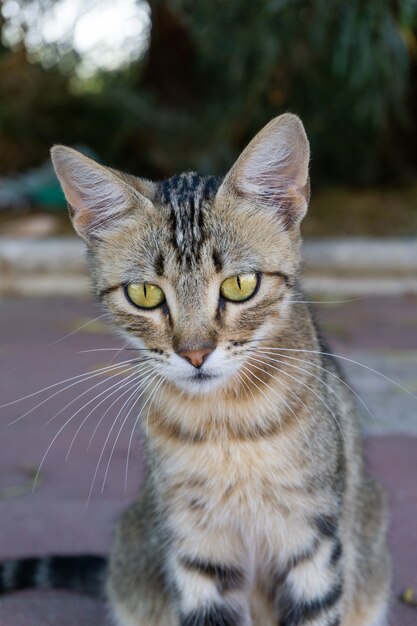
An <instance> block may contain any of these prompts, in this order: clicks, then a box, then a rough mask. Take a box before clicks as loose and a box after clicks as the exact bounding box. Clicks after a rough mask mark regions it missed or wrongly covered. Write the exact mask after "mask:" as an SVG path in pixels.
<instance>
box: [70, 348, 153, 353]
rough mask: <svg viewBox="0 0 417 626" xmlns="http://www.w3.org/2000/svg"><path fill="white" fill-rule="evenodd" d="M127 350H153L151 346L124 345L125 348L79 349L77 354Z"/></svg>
mask: <svg viewBox="0 0 417 626" xmlns="http://www.w3.org/2000/svg"><path fill="white" fill-rule="evenodd" d="M125 350H133V351H135V352H138V351H145V352H151V349H150V348H128V347H124V348H91V349H89V350H78V351H77V354H86V353H87V352H122V351H125Z"/></svg>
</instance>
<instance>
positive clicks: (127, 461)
mask: <svg viewBox="0 0 417 626" xmlns="http://www.w3.org/2000/svg"><path fill="white" fill-rule="evenodd" d="M161 382H164V385H163V387H162V390H163V389H164V387H166V384H167V382H168V381H167V380H165V381H164V379H163V378H161V381H158V383H157V384H156V386H155V388H154V390H153V392H152V393H151V395H150V396H149V398H148V400H149V399H150V398H152V397H153V396H154V395H155V393H156V391H157V390H158V388H159V387H160V385H161ZM135 404H136V401H135ZM145 406H146V403H145V404H144V405H143V407H142V408H141V410H140V412H139V414H138V416H137V417H136V419H135V421H134V424H133V426H132V430H131V433H130V438H129V445H128V448H127V455H126V470H125V493H126V492H127V481H128V475H129V459H130V450H131V447H132V441H133V436H134V434H135V430H136V427H137V425H138V422H139V420H140V416H141V415H142V412H143V409H144V408H145ZM149 408H150V407H149ZM148 418H149V411H148Z"/></svg>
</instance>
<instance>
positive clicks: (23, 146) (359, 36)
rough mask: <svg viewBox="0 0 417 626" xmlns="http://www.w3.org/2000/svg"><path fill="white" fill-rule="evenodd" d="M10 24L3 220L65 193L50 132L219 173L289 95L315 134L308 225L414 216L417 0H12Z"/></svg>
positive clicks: (409, 227)
mask: <svg viewBox="0 0 417 626" xmlns="http://www.w3.org/2000/svg"><path fill="white" fill-rule="evenodd" d="M0 31H1V43H0V177H1V181H0V182H1V184H0V211H1V217H2V222H3V224H2V226H3V232H6V233H7V232H9V228H12V225H11V224H10V223H9V222H8V218H9V216H10V210H11V209H12V210H15V211H20V212H21V214H22V213H23V212H25V213H33V212H34V213H39V212H48V213H51V214H53V215H54V216H55V217H56V216H59V211H61V210H63V209H64V203H63V199H62V196H61V195H60V193H59V189H58V188H57V187H56V184H55V185H53V184H52V182H51V180H50V178H49V177H48V175H47V172H45V168H42V165H43V164H44V163H45V162H46V161H47V159H48V151H49V148H50V146H51V145H52V144H54V143H57V142H61V143H65V144H70V145H78V146H81V147H84V149H85V150H87V151H90V152H91V153H92V154H96V155H97V157H98V158H99V159H101V160H102V161H103V162H104V163H108V164H111V165H113V166H114V167H118V168H124V169H126V170H128V171H129V172H132V173H134V174H138V175H143V176H148V177H152V178H161V177H166V176H169V175H172V174H173V173H175V172H178V171H181V170H185V169H194V170H198V171H201V172H203V173H215V174H221V173H224V172H225V171H226V170H227V169H228V167H230V165H231V163H232V162H233V160H234V159H235V158H236V156H237V154H238V153H239V151H240V150H241V149H242V148H243V147H244V146H245V144H246V143H247V142H248V141H249V140H250V139H251V137H252V136H253V135H254V134H255V133H256V132H257V130H259V129H260V128H261V127H262V125H263V124H265V123H266V122H267V121H268V120H269V119H270V118H271V117H273V116H275V115H277V114H279V113H281V112H284V111H293V112H296V113H298V114H299V115H300V116H301V117H302V119H303V121H304V123H305V125H306V129H307V132H308V135H309V138H310V141H311V145H312V181H313V196H312V209H313V210H312V211H311V212H310V216H309V217H308V219H307V220H306V223H305V226H304V232H305V234H306V235H307V236H320V237H321V236H343V235H371V236H378V235H380V236H393V235H401V236H403V235H413V234H416V232H417V2H416V1H415V0H366V1H363V0H352V1H349V2H347V1H346V0H310V1H308V2H306V1H305V0H256V1H254V2H246V1H245V0H228V1H227V2H220V1H218V0H217V1H212V2H207V0H194V2H189V0H154V2H152V3H151V4H150V3H148V2H147V1H146V0H2V4H1V14H0ZM39 168H40V169H39ZM54 183H55V181H54ZM49 222H50V223H49V227H50V228H51V229H52V230H53V227H52V222H54V223H55V228H58V225H57V220H50V221H49ZM39 224H40V222H39ZM42 224H43V227H44V228H45V229H47V225H46V224H47V221H44V222H42ZM65 224H67V222H66V221H65ZM59 228H61V229H62V228H64V229H65V225H63V224H60V226H59ZM12 230H13V228H12ZM35 230H36V229H35ZM41 230H42V229H41Z"/></svg>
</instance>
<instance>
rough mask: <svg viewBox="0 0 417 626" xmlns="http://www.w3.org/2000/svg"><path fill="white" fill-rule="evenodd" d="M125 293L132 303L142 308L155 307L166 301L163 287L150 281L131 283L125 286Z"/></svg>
mask: <svg viewBox="0 0 417 626" xmlns="http://www.w3.org/2000/svg"><path fill="white" fill-rule="evenodd" d="M125 294H126V297H127V299H128V300H130V302H131V303H132V304H134V305H136V306H139V307H140V308H141V309H155V308H156V307H157V306H160V305H161V304H163V303H164V302H165V294H164V292H163V291H162V289H161V288H160V287H157V285H151V284H150V283H140V284H137V285H135V284H134V283H129V284H128V285H126V286H125Z"/></svg>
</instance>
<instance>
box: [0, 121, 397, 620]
mask: <svg viewBox="0 0 417 626" xmlns="http://www.w3.org/2000/svg"><path fill="white" fill-rule="evenodd" d="M52 159H53V163H54V166H55V169H56V172H57V175H58V177H59V180H60V182H61V184H62V188H63V190H64V193H65V195H66V198H67V200H68V204H69V208H70V215H71V219H72V221H73V224H74V227H75V230H76V231H77V232H78V233H79V234H80V235H81V237H83V238H84V239H85V241H86V243H87V246H88V253H89V260H90V265H91V271H92V277H93V284H94V287H95V291H96V294H97V296H98V298H99V299H100V300H101V301H102V303H103V306H104V307H105V309H106V310H107V311H108V312H109V313H110V314H111V316H112V318H113V320H114V322H115V324H116V325H117V327H118V328H119V329H120V331H122V333H123V334H124V336H125V337H127V338H128V339H129V341H130V342H131V345H132V346H133V347H135V348H138V352H137V354H138V355H139V359H142V360H143V361H144V362H146V363H147V364H148V366H149V368H150V369H151V372H152V373H153V374H154V377H153V378H151V383H150V384H149V385H148V389H147V391H146V394H145V396H144V405H146V408H145V410H144V411H143V415H142V418H141V421H142V428H143V431H144V438H145V447H146V456H147V471H146V478H145V483H144V486H143V488H142V491H141V493H140V495H139V497H138V498H137V500H136V501H135V502H134V503H133V505H132V506H131V507H130V508H129V509H128V510H127V511H126V512H125V513H124V515H123V516H122V518H121V520H120V522H119V524H118V527H117V529H116V533H115V539H114V545H113V550H112V554H111V558H110V560H109V564H108V565H106V566H105V567H104V568H103V563H102V561H101V560H99V559H92V558H88V557H75V558H74V559H73V560H71V559H69V560H68V559H64V558H63V557H55V558H50V559H48V560H44V559H43V560H42V559H40V560H36V559H26V560H24V561H22V562H7V563H5V564H4V565H3V567H2V571H1V580H2V581H3V589H6V588H7V589H9V590H10V589H13V588H16V587H19V586H20V587H22V586H28V585H29V584H36V581H37V580H39V579H40V578H41V579H42V583H43V586H47V585H49V586H68V587H72V588H77V589H81V590H85V591H91V590H94V589H95V588H96V586H97V583H98V581H99V574H98V570H99V569H100V568H101V569H102V572H101V574H103V575H104V573H105V574H106V581H107V582H106V595H107V598H108V600H109V603H110V606H111V609H112V613H113V615H114V619H115V622H116V623H117V624H118V625H119V626H382V625H383V624H385V623H386V622H385V619H386V612H387V604H388V598H389V582H390V565H389V555H388V551H387V547H386V510H385V504H384V501H383V498H382V496H381V493H380V490H379V488H378V486H377V485H376V484H375V482H374V480H373V479H372V478H370V476H369V475H368V474H367V471H366V469H365V467H364V462H363V457H362V441H361V436H360V432H359V427H358V419H357V416H356V413H355V409H354V403H353V400H352V394H351V390H350V387H349V386H348V385H347V383H345V382H344V381H343V379H342V378H341V376H340V372H339V371H338V369H337V368H336V366H335V363H334V362H333V360H332V359H331V358H330V357H329V356H328V350H326V349H325V348H324V347H323V344H322V342H321V340H320V338H319V336H318V333H317V330H316V328H315V325H314V323H313V321H312V319H311V314H310V312H309V309H308V306H307V304H306V303H305V302H304V301H303V300H304V299H303V296H302V293H301V292H300V289H299V278H298V277H299V269H300V243H301V242H300V223H301V221H302V218H303V217H304V215H305V213H306V210H307V203H308V197H309V179H308V163H309V145H308V141H307V137H306V134H305V131H304V129H303V126H302V124H301V122H300V120H299V119H298V118H297V117H296V116H294V115H290V114H286V115H282V116H280V117H278V118H276V119H273V120H272V121H271V122H270V123H269V124H268V125H267V126H266V127H265V128H264V129H263V130H262V131H261V132H260V133H259V134H258V135H257V136H256V137H255V138H254V139H253V141H252V142H251V143H250V144H249V146H248V147H247V148H246V149H245V150H244V152H243V153H242V155H241V156H240V157H239V159H238V160H237V162H236V163H235V165H234V166H233V167H232V169H231V170H230V171H229V173H228V174H227V175H226V177H225V178H224V179H219V178H215V177H201V176H199V175H198V174H195V173H184V174H180V175H178V176H174V177H173V178H170V179H168V180H164V181H162V182H158V183H153V182H150V181H147V180H143V179H140V178H135V177H133V176H129V175H127V174H123V173H120V172H118V171H115V170H113V169H110V168H107V167H103V166H101V165H98V164H97V163H95V162H94V161H92V160H91V159H89V158H87V157H85V156H83V155H82V154H80V153H78V152H76V151H75V150H72V149H70V148H66V147H63V146H55V147H54V148H53V149H52ZM71 563H73V565H74V568H72V566H71ZM90 566H91V567H90ZM42 568H43V569H42ZM94 568H97V570H96V569H94ZM90 570H91V571H90ZM28 572H29V573H28ZM74 572H75V573H74ZM95 572H96V573H95ZM40 573H42V576H40ZM25 576H26V577H25ZM5 581H7V585H6V582H5ZM22 581H26V583H27V584H26V585H24V584H23V583H22ZM57 581H58V582H57ZM19 583H20V584H19Z"/></svg>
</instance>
